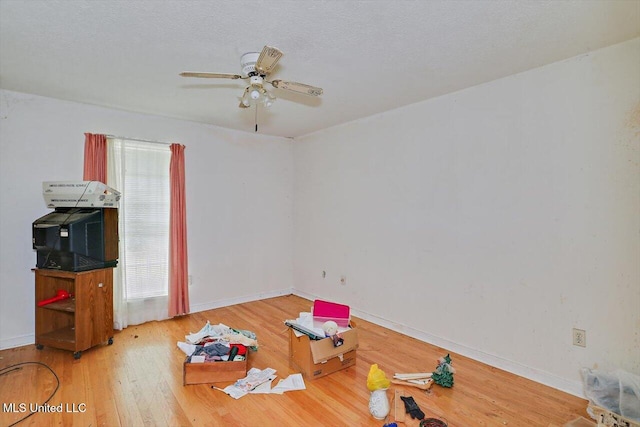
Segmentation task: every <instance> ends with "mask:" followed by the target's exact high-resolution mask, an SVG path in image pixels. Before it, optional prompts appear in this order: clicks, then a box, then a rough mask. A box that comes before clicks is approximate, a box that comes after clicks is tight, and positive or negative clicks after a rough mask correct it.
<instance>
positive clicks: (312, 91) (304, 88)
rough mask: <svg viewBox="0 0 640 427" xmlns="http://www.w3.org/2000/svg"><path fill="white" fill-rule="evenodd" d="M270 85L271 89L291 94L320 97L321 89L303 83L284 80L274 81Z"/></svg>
mask: <svg viewBox="0 0 640 427" xmlns="http://www.w3.org/2000/svg"><path fill="white" fill-rule="evenodd" d="M269 83H271V85H272V86H273V87H277V88H278V89H284V90H290V91H292V92H297V93H303V94H305V95H312V96H320V95H322V88H319V87H315V86H309V85H306V84H303V83H296V82H285V81H284V80H274V81H272V82H269Z"/></svg>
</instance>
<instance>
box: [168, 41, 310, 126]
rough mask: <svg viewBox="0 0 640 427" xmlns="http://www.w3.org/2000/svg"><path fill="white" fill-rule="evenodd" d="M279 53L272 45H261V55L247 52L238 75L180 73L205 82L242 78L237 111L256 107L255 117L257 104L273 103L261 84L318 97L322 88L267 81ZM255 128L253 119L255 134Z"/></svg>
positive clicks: (270, 95)
mask: <svg viewBox="0 0 640 427" xmlns="http://www.w3.org/2000/svg"><path fill="white" fill-rule="evenodd" d="M282 55H283V53H282V51H280V50H279V49H278V48H275V47H272V46H265V47H264V49H262V52H247V53H245V54H244V55H242V57H241V58H240V66H241V70H242V74H226V73H202V72H191V71H185V72H182V73H180V75H181V76H182V77H198V78H206V79H231V80H237V79H244V80H248V81H249V84H248V86H247V87H246V88H245V89H244V93H243V94H242V97H241V98H240V105H238V106H239V107H240V108H249V107H252V106H255V107H256V116H257V112H258V109H257V107H258V105H263V106H264V107H270V106H271V105H272V104H273V102H274V101H275V100H276V97H275V96H274V95H273V94H271V93H270V92H268V91H267V90H266V89H265V87H264V86H265V83H268V84H270V85H271V86H273V87H275V88H277V89H282V90H287V91H290V92H295V93H301V94H304V95H309V96H320V95H322V89H321V88H319V87H315V86H310V85H307V84H303V83H296V82H290V81H285V80H268V77H269V75H270V74H271V73H272V72H273V70H274V69H275V67H276V65H277V64H278V61H279V60H280V58H282ZM257 131H258V125H257V120H256V132H257Z"/></svg>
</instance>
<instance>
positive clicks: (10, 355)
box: [0, 295, 588, 427]
mask: <svg viewBox="0 0 640 427" xmlns="http://www.w3.org/2000/svg"><path fill="white" fill-rule="evenodd" d="M311 304H312V302H311V301H309V300H306V299H303V298H300V297H297V296H293V295H289V296H283V297H278V298H270V299H265V300H261V301H254V302H249V303H244V304H239V305H234V306H230V307H222V308H219V309H215V310H209V311H205V312H200V313H194V314H191V315H188V316H183V317H180V318H176V319H171V320H167V321H163V322H149V323H146V324H144V325H138V326H131V327H129V328H127V329H125V330H123V331H120V332H117V333H116V334H115V337H114V343H113V345H106V344H105V345H100V346H97V347H95V348H92V349H90V350H87V351H85V352H83V354H82V357H81V358H80V359H79V360H74V359H73V354H72V353H71V352H68V351H63V350H57V349H52V348H47V347H45V348H44V349H43V350H36V349H35V347H34V346H24V347H19V348H15V349H9V350H3V351H0V368H4V367H6V366H11V365H14V364H17V363H21V362H27V361H35V362H42V363H45V364H47V365H48V366H49V367H51V369H52V370H53V371H54V372H55V373H56V374H57V375H58V378H59V379H60V388H59V390H58V391H57V392H56V394H55V396H54V397H53V399H52V400H51V402H50V403H51V404H52V405H58V404H61V403H62V404H63V405H76V406H75V407H76V408H77V407H78V405H81V404H84V405H86V412H75V413H72V412H63V413H37V414H34V415H33V416H32V417H30V418H28V419H27V420H26V421H24V422H22V423H20V424H19V425H20V426H54V425H56V426H57V425H65V426H67V425H68V426H92V427H93V426H108V427H111V426H114V427H117V426H123V427H132V426H133V427H137V426H206V427H218V426H259V427H264V426H279V427H282V426H295V427H299V426H378V427H380V426H382V424H383V422H381V421H379V420H375V419H374V418H373V417H372V416H371V415H370V414H369V409H368V401H369V390H368V389H367V387H366V379H367V374H368V372H369V368H370V366H371V365H372V364H374V363H376V364H378V365H379V367H380V368H381V369H382V370H384V371H385V373H386V374H387V376H388V377H391V376H392V375H393V374H394V373H396V372H425V371H426V372H430V371H432V370H433V369H435V366H436V364H437V359H438V358H439V357H441V356H444V355H445V354H447V353H448V351H447V350H446V349H443V348H439V347H436V346H432V345H430V344H427V343H424V342H421V341H419V340H416V339H414V338H411V337H408V336H405V335H402V334H399V333H396V332H393V331H391V330H388V329H385V328H382V327H380V326H377V325H375V324H373V323H371V322H367V321H365V320H363V319H354V320H355V322H356V324H357V327H358V337H359V341H360V347H359V349H358V351H357V363H356V365H355V366H352V367H349V368H347V369H344V370H342V371H339V372H336V373H334V374H331V375H329V376H326V377H323V378H320V379H316V380H309V379H305V383H306V387H307V388H306V390H303V391H295V392H287V393H285V394H283V395H248V396H245V397H243V398H241V399H238V400H235V399H233V398H231V397H229V396H227V395H226V394H224V393H222V392H220V391H218V390H215V389H212V388H211V386H210V385H209V384H198V385H189V386H183V384H182V364H183V361H184V354H183V353H182V352H181V351H180V350H179V349H178V348H177V346H176V343H177V342H178V341H184V336H185V335H187V334H189V333H191V332H197V331H198V330H200V329H201V328H202V327H203V326H204V324H206V322H207V321H210V322H211V323H212V324H217V323H224V324H226V325H228V326H231V327H233V328H236V329H246V330H250V331H253V332H254V333H256V335H257V337H258V341H259V344H260V345H259V349H258V351H257V352H252V353H251V354H250V355H249V360H248V364H249V366H251V367H257V368H260V369H264V368H267V367H270V368H274V369H276V370H277V375H278V379H282V378H285V377H287V376H288V375H290V374H292V373H295V372H296V370H295V369H293V368H292V367H291V365H290V363H289V344H288V342H289V341H288V340H289V332H288V329H287V328H286V326H285V325H284V324H283V322H284V320H285V319H291V318H295V317H297V316H298V313H299V312H301V311H309V310H310V307H311ZM451 358H452V360H453V366H454V367H455V368H456V370H457V371H456V374H455V383H454V386H453V387H452V388H450V389H447V388H442V387H439V386H433V388H432V389H431V391H430V392H428V393H427V392H424V391H421V390H418V389H415V388H408V387H403V386H395V385H394V386H392V387H391V388H390V390H389V391H388V396H389V398H390V400H391V398H392V397H393V395H394V392H393V390H395V389H397V388H398V389H402V390H403V391H404V392H405V395H410V396H413V397H414V399H415V400H416V402H417V403H418V405H419V406H420V408H421V409H422V410H423V411H424V412H425V413H426V414H427V416H432V417H438V418H442V419H443V420H446V421H447V422H448V423H449V425H450V426H496V427H497V426H503V427H504V426H505V425H506V426H527V427H528V426H545V427H546V426H549V425H557V426H561V425H563V424H564V423H566V422H568V421H570V420H573V419H575V418H577V417H579V416H584V417H585V418H588V415H587V414H586V407H587V402H586V401H585V400H583V399H580V398H577V397H575V396H572V395H569V394H566V393H563V392H561V391H558V390H555V389H552V388H550V387H546V386H544V385H541V384H538V383H535V382H533V381H529V380H527V379H525V378H521V377H518V376H516V375H513V374H511V373H508V372H505V371H502V370H500V369H496V368H493V367H490V366H487V365H484V364H482V363H480V362H477V361H474V360H472V359H469V358H467V357H463V356H461V355H457V354H454V353H452V354H451ZM277 381H278V380H276V381H275V382H276V383H277ZM227 384H228V383H223V384H216V385H217V386H221V387H224V386H225V385H227ZM55 385H56V380H55V377H54V376H53V375H52V374H51V373H50V372H49V371H48V370H47V369H46V368H44V367H36V366H33V367H28V368H27V367H24V368H23V369H20V370H17V371H12V372H10V373H8V374H7V375H2V376H0V400H1V402H2V403H11V402H14V403H16V404H19V403H21V402H26V403H27V404H28V403H31V402H34V403H38V402H40V403H41V402H43V401H44V400H45V399H46V398H47V397H48V396H49V395H50V394H51V393H52V392H53V390H54V389H55ZM83 408H84V407H83ZM24 415H26V414H22V413H10V412H7V411H3V412H2V413H0V425H1V426H5V425H10V424H12V423H13V422H15V421H17V420H18V419H19V418H21V417H22V416H24ZM389 421H393V420H389ZM401 425H402V424H401ZM405 425H406V426H408V427H413V426H417V425H418V421H417V420H411V419H410V418H409V417H407V420H406V423H405Z"/></svg>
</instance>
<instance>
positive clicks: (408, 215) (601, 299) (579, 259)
mask: <svg viewBox="0 0 640 427" xmlns="http://www.w3.org/2000/svg"><path fill="white" fill-rule="evenodd" d="M294 159H295V178H294V181H295V185H294V200H295V204H294V221H295V226H294V286H295V288H296V290H297V291H298V292H299V293H301V294H302V295H305V296H309V297H311V298H314V297H320V298H325V299H330V300H333V301H340V302H342V303H346V304H350V305H351V307H352V309H353V310H354V312H355V313H356V314H358V315H360V316H363V317H365V318H368V319H369V320H373V321H375V322H377V323H380V324H383V325H385V326H389V327H391V328H394V329H397V330H399V331H402V332H405V333H407V334H409V335H413V336H415V337H418V338H420V339H423V340H426V341H430V342H433V343H435V344H437V345H441V346H443V347H445V348H447V349H450V350H452V351H455V352H459V353H462V354H465V355H469V356H471V357H473V358H475V359H478V360H482V361H485V362H487V363H490V364H492V365H494V366H497V367H501V368H503V369H507V370H509V371H512V372H515V373H518V374H520V375H523V376H525V377H529V378H532V379H534V380H537V381H540V382H542V383H545V384H549V385H552V386H553V387H556V388H559V389H562V390H565V391H569V392H571V393H573V394H577V395H580V394H581V393H582V384H581V380H580V376H579V369H580V368H581V367H597V368H600V369H611V368H614V367H618V368H622V369H625V370H628V371H631V372H634V373H636V374H640V336H639V334H640V238H639V231H640V166H639V161H640V39H636V40H633V41H631V42H627V43H624V44H620V45H616V46H613V47H610V48H607V49H604V50H601V51H597V52H594V53H592V54H589V55H583V56H580V57H576V58H573V59H570V60H567V61H564V62H560V63H556V64H552V65H549V66H546V67H543V68H539V69H535V70H532V71H529V72H526V73H522V74H519V75H514V76H510V77H508V78H504V79H500V80H497V81H493V82H490V83H487V84H483V85H480V86H476V87H473V88H470V89H467V90H463V91H460V92H457V93H453V94H450V95H447V96H443V97H440V98H437V99H432V100H429V101H425V102H422V103H419V104H415V105H411V106H408V107H405V108H401V109H398V110H395V111H390V112H387V113H384V114H381V115H377V116H375V117H370V118H367V119H365V120H360V121H357V122H352V123H349V124H346V125H343V126H339V127H336V128H333V129H329V130H325V131H321V132H318V133H315V134H312V135H308V136H307V137H304V138H301V139H299V140H298V141H297V142H296V145H295V147H294ZM322 271H326V278H324V279H323V278H322ZM341 275H346V277H347V283H346V285H340V284H339V282H340V280H339V278H340V276H341ZM574 327H576V328H580V329H585V330H586V333H587V347H586V348H580V347H576V346H573V345H572V328H574ZM398 357H401V355H398ZM425 363H426V365H425V368H427V369H428V368H429V363H435V362H433V361H431V362H430V361H425ZM454 365H455V360H454ZM461 375H464V374H463V373H461Z"/></svg>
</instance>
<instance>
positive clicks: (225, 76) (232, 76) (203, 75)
mask: <svg viewBox="0 0 640 427" xmlns="http://www.w3.org/2000/svg"><path fill="white" fill-rule="evenodd" d="M180 75H181V76H182V77H200V78H205V79H232V80H236V79H242V78H244V77H242V76H241V75H239V74H224V73H194V72H191V71H185V72H183V73H180Z"/></svg>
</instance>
